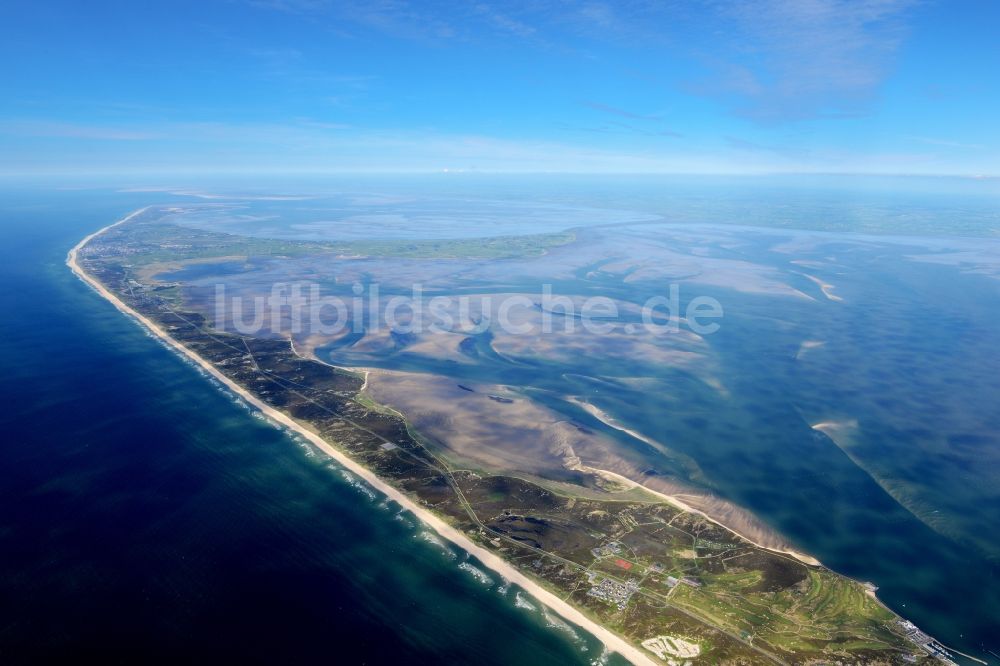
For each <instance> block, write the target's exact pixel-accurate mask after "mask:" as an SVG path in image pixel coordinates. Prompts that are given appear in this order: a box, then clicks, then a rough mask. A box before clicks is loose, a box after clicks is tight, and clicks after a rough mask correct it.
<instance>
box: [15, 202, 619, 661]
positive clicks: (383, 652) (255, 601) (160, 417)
mask: <svg viewBox="0 0 1000 666" xmlns="http://www.w3.org/2000/svg"><path fill="white" fill-rule="evenodd" d="M155 198H156V195H149V194H113V193H110V192H65V191H63V192H59V191H42V190H35V191H31V190H22V191H20V192H4V193H2V195H0V234H2V237H0V279H2V283H3V289H2V290H0V303H2V308H3V313H4V332H3V335H2V337H0V368H2V369H3V373H4V382H3V385H2V389H0V391H2V395H0V400H2V404H4V406H5V409H4V410H3V413H2V415H0V419H2V423H0V428H2V431H3V433H4V436H3V443H2V459H0V662H3V663H5V664H11V663H39V662H41V661H68V660H70V659H75V660H79V659H83V660H89V661H92V660H97V659H101V660H104V661H105V662H106V663H168V662H169V663H177V661H184V662H185V663H209V662H212V663H218V662H219V661H220V660H221V661H227V662H230V661H240V662H243V663H275V662H276V661H283V662H296V663H316V662H334V663H344V662H348V663H390V662H391V663H399V662H400V661H401V660H403V661H405V662H407V663H417V664H421V663H425V664H440V663H483V664H511V663H517V664H542V663H545V664H552V663H559V664H590V663H593V662H595V661H598V660H600V658H601V652H602V650H601V647H600V645H599V644H597V643H596V642H595V641H594V640H593V639H592V638H591V637H589V636H587V635H586V634H584V633H583V632H581V631H580V630H578V629H572V628H568V627H565V626H552V625H558V623H555V622H552V621H551V620H550V619H547V618H546V617H545V616H544V615H543V614H542V613H541V612H539V611H538V610H533V609H530V608H525V607H519V606H518V604H517V596H518V590H516V589H505V588H503V586H502V584H501V581H499V579H498V578H497V577H496V576H495V575H492V574H487V576H489V578H490V580H489V581H486V582H484V581H482V580H480V578H479V577H477V575H475V572H474V571H471V569H469V567H468V566H467V567H465V568H462V567H461V566H460V565H462V564H463V563H465V564H468V565H469V566H476V563H475V562H474V561H473V562H467V563H466V562H465V560H466V557H465V556H464V554H462V553H460V552H456V551H454V550H453V549H451V548H446V547H442V546H440V545H438V544H435V543H433V542H432V541H430V540H429V539H428V538H427V535H426V534H425V533H424V530H422V529H421V528H420V526H419V525H418V524H417V523H416V522H415V521H414V519H413V517H412V516H410V515H408V514H406V513H401V512H400V511H399V509H398V507H396V506H395V505H392V504H388V505H387V504H385V503H384V502H383V501H382V500H381V499H380V498H378V497H377V496H370V492H369V491H367V490H366V489H364V488H360V489H359V488H358V487H355V485H353V484H352V483H351V482H349V480H346V479H345V478H344V477H343V475H342V474H341V472H340V471H339V470H338V469H336V468H333V469H331V468H330V467H329V461H327V460H325V459H323V458H322V457H321V456H320V455H318V454H316V453H315V452H312V451H310V450H309V449H308V448H305V447H303V446H301V445H300V444H298V443H296V442H295V441H294V440H293V439H292V438H290V437H289V436H287V435H286V434H284V433H282V432H279V431H277V430H275V429H274V428H272V427H271V426H269V425H268V424H266V423H264V422H262V421H260V420H258V419H256V418H254V417H253V416H252V415H251V414H250V413H249V412H248V411H247V410H245V409H243V408H242V407H240V406H239V405H237V404H236V403H234V401H233V400H232V399H231V398H230V397H229V396H227V395H226V394H225V393H223V392H222V391H220V390H219V389H218V388H216V387H213V386H212V385H211V384H210V383H209V382H207V381H206V380H205V379H204V378H203V377H202V376H200V375H199V373H198V372H197V371H196V370H195V369H194V368H192V367H191V366H189V365H187V364H185V363H184V362H183V361H182V360H180V359H179V358H178V357H177V356H176V355H174V354H173V353H172V352H170V351H168V350H167V349H165V348H164V347H162V346H161V345H160V344H159V343H158V342H156V341H155V340H154V339H152V338H150V337H149V336H147V335H146V334H145V333H144V332H143V331H142V330H141V329H140V328H139V327H138V326H137V325H135V324H134V323H132V322H130V321H128V320H127V319H125V318H124V317H122V316H121V315H120V314H119V313H118V312H117V311H115V310H114V309H113V308H112V307H111V306H110V305H109V304H107V303H106V302H104V301H103V300H102V299H100V298H99V297H98V296H97V295H95V294H94V293H92V292H91V291H90V290H89V289H88V288H87V287H86V286H85V285H83V283H81V282H80V281H78V280H77V279H76V278H74V277H73V276H72V275H71V274H70V272H69V271H68V269H66V267H65V266H64V264H63V261H64V257H65V253H66V251H67V250H68V249H69V248H70V247H71V246H72V245H73V244H74V243H75V242H76V241H77V240H79V238H81V237H83V236H84V235H86V234H87V233H89V232H91V231H93V230H95V229H98V228H100V227H102V226H104V225H106V224H107V223H109V222H110V221H113V220H115V219H118V218H119V217H121V216H122V214H124V213H126V212H128V211H130V210H131V209H134V208H137V207H139V206H140V205H143V204H145V203H148V202H149V201H150V200H151V199H155ZM522 606H523V604H522ZM610 663H618V660H617V658H615V657H612V658H611V660H610Z"/></svg>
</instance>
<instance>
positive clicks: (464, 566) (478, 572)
mask: <svg viewBox="0 0 1000 666" xmlns="http://www.w3.org/2000/svg"><path fill="white" fill-rule="evenodd" d="M458 568H459V569H461V570H462V571H467V572H469V573H470V574H472V576H473V577H474V578H475V579H476V580H478V581H479V582H480V583H482V584H483V585H486V586H490V585H493V579H492V578H490V577H489V576H487V575H486V572H485V571H483V570H482V569H479V568H477V567H474V566H472V565H471V564H469V563H468V562H462V563H461V564H459V565H458Z"/></svg>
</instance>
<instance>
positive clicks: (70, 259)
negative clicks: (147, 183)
mask: <svg viewBox="0 0 1000 666" xmlns="http://www.w3.org/2000/svg"><path fill="white" fill-rule="evenodd" d="M146 210H148V208H141V209H139V210H136V211H134V212H132V213H130V214H129V215H127V216H125V217H123V218H122V219H121V220H118V221H117V222H115V223H114V224H111V225H108V226H107V227H104V228H103V229H100V230H98V231H96V232H94V233H92V234H90V235H89V236H87V237H86V238H84V239H83V240H81V241H80V242H79V243H77V244H76V245H75V246H74V247H73V249H71V250H70V251H69V254H68V255H67V258H66V264H67V265H68V266H69V267H70V269H72V271H73V272H74V273H75V274H76V275H77V276H78V277H79V278H80V279H81V280H83V281H84V282H86V283H87V284H88V285H90V286H91V287H92V288H93V289H94V290H95V291H97V293H98V294H100V295H101V296H103V297H104V298H106V299H107V300H108V301H110V302H111V303H112V304H113V305H114V306H115V307H116V308H117V309H118V310H120V311H121V312H122V313H124V314H126V315H128V316H130V317H132V318H133V319H135V320H136V321H138V322H139V323H140V324H141V325H142V326H144V327H145V328H146V329H147V330H149V331H150V332H151V333H153V334H154V335H156V336H157V337H158V338H160V339H161V340H163V341H164V342H166V343H167V344H168V345H170V347H172V348H173V349H175V350H177V351H178V352H180V353H181V354H183V355H184V356H185V357H186V358H188V359H190V360H191V361H193V362H194V363H197V364H198V366H199V367H201V368H202V369H204V370H205V372H207V373H209V374H210V375H211V376H212V377H213V378H215V379H217V380H218V381H219V382H221V383H222V384H223V385H224V386H226V388H228V389H229V390H231V391H232V392H233V393H235V394H236V395H238V396H240V398H242V399H243V400H245V401H246V402H247V403H249V404H250V405H253V406H254V407H255V408H256V409H259V410H260V411H261V412H262V413H263V414H265V415H267V416H268V417H269V418H271V419H273V420H274V421H276V422H277V423H280V424H281V425H283V426H285V427H287V428H289V429H290V430H293V431H295V432H296V433H297V434H299V435H301V436H302V437H304V438H306V439H307V440H308V441H310V442H311V443H312V444H313V445H315V446H316V447H317V448H319V449H320V450H321V451H323V452H324V453H326V454H327V455H329V456H330V457H331V458H333V459H334V460H336V461H337V462H338V463H339V464H341V465H343V466H344V467H345V468H346V469H348V470H350V471H351V472H352V473H354V474H356V475H358V476H359V477H361V478H362V479H364V480H365V482H367V483H368V484H369V485H371V486H372V487H373V488H375V489H376V490H378V491H379V492H380V493H382V494H383V495H385V496H386V497H388V498H389V499H391V500H393V501H395V502H397V503H398V504H399V505H400V506H402V507H404V508H405V509H407V510H408V511H410V512H412V513H413V514H414V515H415V516H417V517H418V518H419V519H420V520H421V522H423V523H424V524H425V525H427V526H428V527H430V528H431V529H432V530H434V531H435V532H437V533H438V534H439V535H441V536H442V537H444V538H445V539H447V540H448V541H450V542H452V543H453V544H455V545H456V546H458V547H459V548H462V549H463V550H465V551H466V552H468V553H470V554H471V555H473V556H474V557H476V558H477V559H478V560H479V561H480V562H482V563H483V564H484V565H485V566H487V567H488V568H490V569H492V570H493V571H495V572H496V573H497V574H499V575H500V576H502V577H503V578H504V579H505V580H507V581H509V582H511V583H514V584H516V585H519V586H520V587H522V588H524V590H525V591H527V592H528V593H529V594H530V595H531V596H533V597H535V598H536V599H537V600H538V601H540V602H541V603H543V604H545V606H547V607H548V608H549V609H551V610H552V611H553V612H555V613H557V614H558V615H560V616H561V617H562V618H563V619H565V620H567V621H569V622H572V623H573V624H576V625H578V626H580V627H582V628H583V629H585V630H586V631H588V632H590V633H591V634H593V635H594V636H596V637H597V638H598V639H599V640H600V641H601V642H602V643H603V644H604V645H605V647H607V648H608V650H610V651H612V652H617V653H619V654H621V655H622V656H623V657H625V658H626V659H628V660H629V661H631V662H632V663H633V664H638V665H646V666H651V665H652V664H655V663H657V662H656V661H655V660H654V659H651V658H650V657H649V656H647V655H646V654H644V653H643V652H642V650H640V649H639V648H637V647H635V646H633V645H631V644H630V643H628V641H626V640H625V639H624V638H622V637H621V636H618V635H617V634H615V633H614V632H612V631H610V630H608V629H607V628H605V627H602V626H600V625H599V624H597V623H595V622H594V621H592V620H591V619H590V618H588V617H587V616H585V615H584V614H583V613H581V612H580V611H579V610H577V609H576V608H573V606H571V605H570V604H568V603H566V602H565V601H563V600H562V599H560V598H559V597H557V596H556V595H555V594H553V593H552V592H549V591H548V590H546V589H545V588H543V587H541V586H539V585H538V584H536V583H535V582H534V581H532V580H531V579H530V578H528V577H527V576H526V575H524V574H523V573H521V572H520V571H518V570H517V569H516V568H514V567H513V566H511V565H510V564H508V563H507V562H505V561H504V560H503V559H502V558H501V557H499V556H498V555H496V554H495V553H492V552H490V551H489V550H486V549H485V548H482V547H481V546H479V545H477V544H475V543H473V542H472V541H471V540H470V539H468V538H467V537H466V536H465V535H464V534H462V533H461V532H459V531H458V530H456V529H454V528H453V527H451V526H450V525H448V524H447V523H446V522H444V521H443V520H442V519H440V518H439V517H437V516H435V515H434V514H433V513H431V512H430V511H428V510H427V509H424V508H423V507H421V506H419V505H417V504H416V503H414V502H413V501H412V500H411V499H410V498H409V497H407V496H406V495H404V494H403V493H402V492H400V491H399V490H397V489H396V488H394V487H392V486H391V485H389V484H387V483H386V482H384V481H382V480H381V479H379V478H378V477H377V476H376V475H375V474H373V473H372V472H371V471H370V470H368V469H367V468H365V467H363V466H362V465H359V464H358V463H357V462H355V461H354V460H352V459H351V458H349V457H348V456H346V455H344V454H343V453H342V452H341V451H339V450H338V449H337V448H336V447H334V446H332V445H330V444H329V443H328V442H327V441H326V440H324V439H323V438H322V437H320V436H319V435H317V434H316V433H314V432H312V431H311V430H309V429H308V428H306V427H304V426H303V425H302V424H300V423H298V422H297V421H296V420H295V419H292V418H290V417H289V416H288V415H286V414H284V413H282V412H281V411H278V410H277V409H274V408H273V407H271V406H269V405H267V404H266V403H264V402H262V401H261V400H259V399H258V398H256V397H255V396H253V395H251V394H250V392H248V391H247V390H246V389H244V388H243V387H242V386H239V385H237V384H236V383H234V382H233V381H231V380H230V379H229V378H228V377H226V376H225V375H224V374H222V373H221V372H219V371H218V370H217V369H216V368H215V366H213V365H212V364H211V363H209V362H208V361H206V360H205V359H203V358H202V357H201V356H199V355H198V354H196V353H194V352H192V351H191V350H190V349H188V348H187V347H185V346H184V345H182V344H181V343H179V342H177V341H176V340H174V339H173V338H172V337H171V336H170V335H169V334H167V332H166V331H164V330H163V329H162V328H161V327H160V326H158V325H157V324H156V323H155V322H153V321H152V320H151V319H149V318H148V317H145V316H143V315H142V314H140V313H138V312H136V311H135V310H134V309H132V308H130V307H129V306H128V305H126V304H125V303H123V302H122V301H121V299H119V298H118V297H117V296H116V295H115V294H113V293H111V292H110V291H109V290H108V289H106V288H105V287H104V285H102V284H101V283H100V282H98V281H97V280H95V279H94V278H93V277H91V276H90V275H89V274H88V273H87V272H86V271H85V270H84V269H83V268H82V267H81V266H80V264H79V263H78V261H77V256H78V254H79V252H80V250H81V249H82V248H83V247H84V246H85V245H87V243H89V242H90V241H91V240H93V239H94V238H96V237H98V236H100V235H101V234H103V233H105V232H107V230H108V229H111V228H112V227H115V226H118V225H120V224H124V223H125V222H128V221H129V220H131V219H133V218H135V217H136V216H138V215H141V214H142V213H143V212H145V211H146Z"/></svg>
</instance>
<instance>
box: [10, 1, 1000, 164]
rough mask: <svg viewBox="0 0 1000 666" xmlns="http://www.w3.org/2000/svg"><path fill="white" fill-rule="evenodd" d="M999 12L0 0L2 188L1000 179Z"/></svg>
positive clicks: (878, 7) (959, 4)
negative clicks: (126, 180) (534, 179)
mask: <svg viewBox="0 0 1000 666" xmlns="http://www.w3.org/2000/svg"><path fill="white" fill-rule="evenodd" d="M998 25H1000V4H998V3H995V2H989V1H983V2H971V1H965V0H949V1H947V2H945V1H934V0H854V1H849V0H786V1H784V2H780V1H778V0H748V1H746V2H734V1H730V0H704V1H702V2H699V1H697V0H684V1H676V2H674V1H671V0H663V1H661V2H646V1H644V0H634V1H633V0H621V1H619V2H592V1H588V0H583V1H577V0H538V1H534V2H521V1H520V0H508V1H506V2H488V1H483V2H477V1H476V0H471V1H470V2H450V3H445V2H407V1H406V0H370V1H369V2H341V1H338V0H200V1H198V2H187V1H185V0H176V1H171V2H152V1H150V2H136V1H134V0H130V1H125V2H106V1H102V0H93V1H91V2H75V1H74V2H61V1H49V2H44V1H39V0H34V1H22V0H5V2H3V3H2V7H0V53H2V58H3V62H4V67H3V68H0V87H2V90H3V94H2V95H0V172H4V173H8V174H10V173H13V174H28V173H77V172H85V173H146V172H148V173H158V172H184V173H197V172H202V171H204V172H214V171H219V172H253V171H257V172H300V171H301V172H343V171H347V172H351V171H365V172H367V171H372V172H383V171H385V172H393V171H426V172H434V171H442V170H453V171H467V170H475V171H487V172H489V171H515V172H518V171H519V172H534V171H569V172H575V171H584V172H668V173H761V172H764V173H769V172H847V173H892V174H900V173H903V174H909V173H914V174H956V175H969V176H978V175H988V176H1000V122H998V121H997V118H1000V76H998V75H997V72H1000V47H998V46H997V43H998V39H997V37H996V34H997V26H998Z"/></svg>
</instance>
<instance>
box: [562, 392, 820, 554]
mask: <svg viewBox="0 0 1000 666" xmlns="http://www.w3.org/2000/svg"><path fill="white" fill-rule="evenodd" d="M573 403H574V404H577V405H579V406H580V407H581V408H582V409H584V410H586V412H587V413H588V414H590V415H591V416H593V417H594V418H595V419H597V420H598V421H600V422H601V423H603V424H605V425H606V426H609V427H611V428H614V429H615V430H620V431H622V432H624V433H626V434H628V435H630V436H632V437H635V438H636V439H638V440H640V441H643V442H646V443H647V444H650V445H651V446H659V445H658V443H657V442H655V441H653V440H651V439H649V438H648V437H646V436H645V435H643V434H642V433H640V432H636V431H635V430H632V429H630V428H626V427H624V426H623V425H621V424H620V423H618V422H617V421H615V420H614V419H613V418H612V417H611V416H609V415H608V414H607V413H605V412H604V411H603V410H602V409H600V408H598V407H596V406H595V405H592V404H590V403H588V402H585V401H583V400H573ZM601 472H602V473H604V474H608V475H611V476H614V477H615V478H616V479H617V480H618V481H619V482H620V483H623V484H625V485H630V486H638V487H641V488H642V489H643V490H645V491H647V492H649V493H651V494H653V495H656V496H657V497H660V498H662V499H663V500H664V501H665V502H667V503H668V504H670V505H671V506H673V507H676V508H678V509H680V510H681V511H687V512H689V513H694V514H697V515H699V516H701V517H703V518H705V519H706V520H708V521H710V522H713V523H715V524H716V525H718V526H719V527H721V528H723V529H725V530H726V531H728V532H731V533H733V534H735V535H736V536H738V537H740V538H741V539H746V540H747V541H749V542H750V543H752V544H753V545H755V546H757V547H758V548H763V549H765V550H770V551H771V552H774V553H780V554H782V555H791V556H792V557H794V558H795V559H797V560H799V561H800V562H804V563H805V564H808V565H810V566H816V567H818V566H822V563H821V562H820V561H819V560H817V559H816V558H815V557H812V556H810V555H806V554H805V553H800V552H798V551H796V550H792V549H791V548H775V547H773V546H766V545H763V544H761V543H758V542H757V541H755V540H753V539H751V538H750V537H749V536H747V535H746V534H744V533H743V532H742V531H740V530H738V529H736V528H734V527H732V526H730V525H727V524H725V523H723V522H722V521H720V520H718V519H716V518H713V517H712V516H711V515H709V513H707V512H706V511H703V510H701V509H698V508H696V507H693V506H691V505H690V504H689V503H687V502H685V501H684V500H682V499H680V498H679V497H677V496H675V495H668V494H666V493H661V492H658V491H656V490H653V489H652V488H648V487H646V486H644V485H642V484H639V483H636V482H635V481H632V480H631V479H627V478H625V477H623V476H621V475H619V474H615V473H614V472H609V471H607V470H601Z"/></svg>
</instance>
